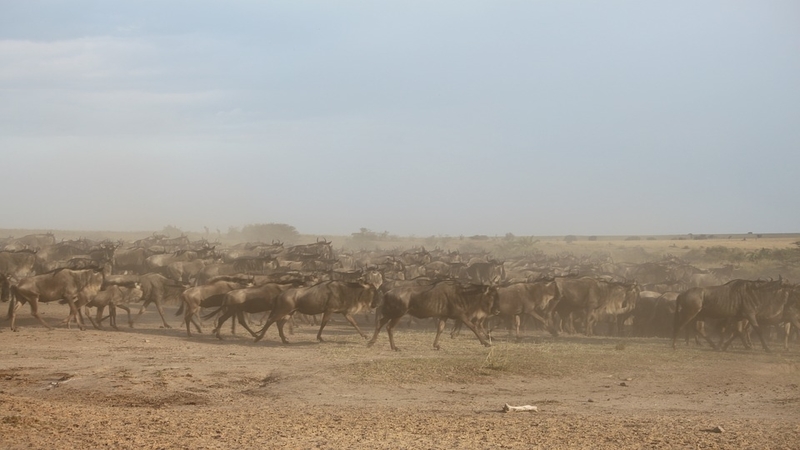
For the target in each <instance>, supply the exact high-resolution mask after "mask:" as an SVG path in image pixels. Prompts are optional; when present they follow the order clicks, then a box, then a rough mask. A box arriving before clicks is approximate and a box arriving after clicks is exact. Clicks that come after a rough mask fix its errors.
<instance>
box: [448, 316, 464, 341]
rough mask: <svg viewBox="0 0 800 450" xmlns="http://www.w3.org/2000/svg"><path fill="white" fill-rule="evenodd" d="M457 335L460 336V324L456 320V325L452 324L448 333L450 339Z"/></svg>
mask: <svg viewBox="0 0 800 450" xmlns="http://www.w3.org/2000/svg"><path fill="white" fill-rule="evenodd" d="M459 334H461V322H459V321H458V320H456V323H454V324H453V330H452V331H451V332H450V339H454V338H455V337H456V336H458V335H459Z"/></svg>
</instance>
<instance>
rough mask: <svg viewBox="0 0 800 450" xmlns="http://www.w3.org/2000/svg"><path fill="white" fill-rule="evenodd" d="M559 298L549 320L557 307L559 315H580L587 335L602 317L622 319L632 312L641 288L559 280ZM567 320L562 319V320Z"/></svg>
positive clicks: (552, 308)
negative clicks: (602, 315)
mask: <svg viewBox="0 0 800 450" xmlns="http://www.w3.org/2000/svg"><path fill="white" fill-rule="evenodd" d="M556 283H557V284H558V293H559V295H558V297H557V298H556V300H555V301H553V302H551V307H550V314H549V315H550V318H552V312H553V311H555V309H556V308H558V309H559V315H561V314H562V313H566V314H570V313H574V312H578V313H581V314H582V315H583V317H584V319H585V321H586V328H585V333H586V335H587V336H591V335H592V334H593V326H594V323H595V322H596V321H597V318H598V317H599V316H600V315H601V314H606V315H613V316H619V315H621V314H625V313H628V312H630V311H633V309H634V307H635V306H636V301H637V300H638V299H639V286H638V285H637V284H635V283H633V284H627V283H619V282H612V281H605V280H598V279H595V278H590V277H581V278H571V277H564V278H556ZM561 319H562V320H563V319H564V318H563V317H562V318H561Z"/></svg>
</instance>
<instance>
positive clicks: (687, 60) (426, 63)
mask: <svg viewBox="0 0 800 450" xmlns="http://www.w3.org/2000/svg"><path fill="white" fill-rule="evenodd" d="M121 3H122V2H109V1H69V2H67V1H0V166H1V167H2V174H0V189H1V190H2V192H3V196H2V202H0V211H2V212H1V213H0V228H17V227H24V228H49V229H99V230H160V229H161V228H162V227H164V226H165V225H167V224H171V225H175V226H178V227H180V228H182V229H185V230H202V227H203V226H208V227H209V228H210V229H211V230H212V231H213V230H214V229H215V228H219V229H221V230H223V231H226V230H227V229H228V227H229V226H241V225H245V224H249V223H262V222H279V223H288V224H291V225H294V226H295V227H297V229H298V230H299V231H300V232H301V233H308V234H321V233H330V234H349V233H352V232H355V231H358V229H359V228H361V227H365V228H369V229H372V230H375V231H379V232H380V231H384V230H386V231H389V232H390V233H393V234H401V235H410V234H414V235H417V236H429V235H434V234H448V235H460V234H464V235H472V234H487V235H496V234H499V235H502V234H505V233H507V232H512V233H514V234H517V235H564V234H582V235H588V234H598V235H603V234H623V235H625V234H672V233H690V232H693V233H734V232H748V231H753V232H763V233H770V232H798V231H800V2H797V1H795V0H789V1H785V2H779V1H751V2H745V1H735V2H734V1H729V0H720V1H664V2H642V1H606V2H585V1H574V2H571V1H564V0H558V1H555V0H554V1H480V2H477V1H476V2H473V1H463V0H459V1H436V2H431V1H363V2H362V1H340V2H331V1H298V0H292V1H275V2H261V1H226V2H222V1H216V2H212V1H197V0H191V1H188V0H187V1H164V0H159V1H135V2H126V3H125V4H121Z"/></svg>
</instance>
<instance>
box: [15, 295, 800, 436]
mask: <svg viewBox="0 0 800 450" xmlns="http://www.w3.org/2000/svg"><path fill="white" fill-rule="evenodd" d="M43 311H44V313H45V314H44V317H45V319H46V320H48V321H49V322H50V323H51V324H53V325H55V324H56V323H57V322H58V321H60V320H61V319H63V318H64V317H66V315H67V309H66V307H64V306H59V305H47V306H45V307H44V308H43ZM172 311H174V308H168V312H169V313H170V314H171V313H172ZM22 313H23V315H22V316H21V317H23V319H22V320H19V322H18V323H19V325H20V326H21V328H22V329H21V331H20V332H17V333H12V332H11V331H10V330H9V329H8V327H7V323H5V324H3V327H4V328H3V329H2V332H0V338H2V341H3V343H4V345H3V346H2V348H0V448H4V449H8V448H12V449H13V448H103V447H108V448H154V449H156V448H190V449H199V448H257V447H262V448H264V447H265V448H277V447H285V448H389V447H391V448H470V449H472V448H487V449H488V448H492V449H494V448H643V447H644V448H689V447H692V448H757V449H765V448H798V447H800V349H798V348H797V346H796V345H795V347H794V348H792V349H791V350H790V351H789V352H784V351H783V350H782V349H781V347H780V345H778V344H777V343H773V348H774V353H773V354H769V355H768V354H766V353H765V352H763V351H762V350H760V349H758V350H753V351H746V350H741V345H739V346H738V347H737V349H734V350H732V351H729V352H726V353H719V352H714V351H711V350H709V349H708V348H705V347H699V348H697V347H694V345H692V346H688V347H686V346H683V344H682V345H681V347H679V349H678V350H677V351H673V350H672V349H671V348H670V347H669V345H668V342H667V341H666V340H663V339H628V340H626V341H625V342H624V343H622V344H621V341H620V340H618V339H609V338H584V337H561V338H556V339H553V338H550V337H547V336H544V335H539V334H535V333H530V332H529V333H528V337H527V338H526V339H524V340H523V342H521V343H513V342H505V340H504V339H505V338H504V336H503V337H501V338H500V339H498V338H496V339H495V346H494V347H493V348H492V349H491V350H490V349H486V348H484V347H482V346H480V344H479V343H478V342H477V340H476V339H475V338H474V336H473V335H468V334H462V335H461V336H458V337H456V338H455V339H450V337H448V336H445V337H443V341H442V350H440V351H435V350H432V349H431V343H432V341H433V330H432V329H431V328H430V327H427V325H426V326H423V327H421V328H419V329H406V328H402V329H401V328H400V327H398V330H397V333H396V336H397V342H398V345H399V346H400V348H401V349H402V351H401V352H399V353H395V352H392V351H390V350H389V344H388V338H387V337H386V334H385V331H383V332H382V335H381V337H380V338H379V340H378V343H377V344H376V345H375V346H374V347H372V348H368V347H366V345H365V343H364V341H363V340H362V339H361V338H360V337H359V336H358V335H357V334H356V333H355V331H354V330H353V329H352V328H351V327H350V326H349V325H348V324H347V323H346V322H345V321H344V320H343V319H341V318H339V319H337V321H336V322H335V323H331V324H330V325H329V326H328V327H327V328H326V329H325V332H324V336H325V337H326V338H327V341H326V342H324V343H317V342H316V341H315V339H314V336H315V334H316V327H313V326H309V325H305V326H298V327H297V328H296V329H295V334H294V335H291V336H290V339H291V340H292V344H290V345H288V346H285V345H282V344H280V343H279V340H278V338H277V330H275V329H270V330H269V331H268V332H267V337H266V339H265V341H262V342H259V343H257V344H254V343H253V342H252V339H250V338H249V337H248V338H246V337H245V336H244V334H245V332H244V331H243V330H241V329H240V332H239V336H238V337H236V336H231V335H230V328H229V327H227V326H226V329H225V330H224V331H225V333H224V337H225V340H224V341H218V340H217V339H216V338H214V337H213V336H210V335H209V334H208V331H210V328H211V324H210V323H207V324H205V329H204V331H206V334H203V335H196V336H194V337H193V338H191V339H190V338H187V337H186V333H185V330H184V329H183V328H178V323H179V321H178V318H174V317H172V318H171V323H173V324H174V326H175V328H173V329H160V328H158V324H159V323H160V322H159V319H158V316H157V314H156V313H155V312H148V313H146V314H145V316H143V321H142V322H139V323H137V324H136V327H135V328H134V329H129V328H124V329H122V328H121V330H120V331H110V330H104V331H97V330H92V329H89V330H87V331H84V332H81V331H78V330H76V329H72V330H67V329H66V328H64V327H57V328H56V329H54V330H52V331H48V330H47V329H45V328H42V327H41V326H40V325H38V324H35V323H34V322H33V320H32V319H29V318H28V316H27V307H25V309H24V310H23V311H22ZM123 314H124V313H123ZM119 322H120V324H122V323H124V322H125V320H124V318H123V317H120V321H119ZM359 322H360V323H361V324H362V328H363V329H364V330H365V332H367V333H371V329H372V327H371V325H370V323H369V322H368V321H367V320H366V318H364V317H363V316H361V317H359ZM506 403H508V404H511V405H528V404H530V405H536V406H538V408H539V412H533V413H530V412H517V413H503V412H501V409H502V407H503V405H504V404H506ZM718 426H719V427H722V428H723V430H724V431H723V432H721V433H718V432H714V431H711V430H712V429H714V428H715V427H718Z"/></svg>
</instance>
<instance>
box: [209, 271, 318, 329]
mask: <svg viewBox="0 0 800 450" xmlns="http://www.w3.org/2000/svg"><path fill="white" fill-rule="evenodd" d="M301 284H302V282H298V281H294V282H288V283H266V284H262V285H260V286H253V287H247V288H243V289H236V290H233V291H229V292H226V293H224V294H220V295H222V296H223V299H222V305H221V306H220V307H219V308H218V309H217V310H215V311H212V312H210V313H208V314H206V315H204V316H203V319H210V318H211V317H213V316H215V315H216V314H218V313H220V312H222V315H221V316H220V317H219V318H218V319H217V326H216V327H215V328H214V335H216V336H217V338H218V339H220V340H221V339H222V336H221V335H220V330H221V329H222V325H223V324H224V323H225V321H226V320H228V319H229V318H231V317H234V316H235V318H236V320H238V321H239V323H240V324H241V325H242V326H243V327H244V328H245V329H246V330H247V331H248V332H249V333H250V334H251V335H252V336H253V337H256V336H257V334H256V332H254V331H253V330H251V329H250V327H249V326H248V325H247V321H246V320H245V318H244V313H248V314H255V313H262V312H267V311H271V310H272V309H273V308H274V306H275V300H277V298H278V296H280V295H281V294H282V293H283V292H284V291H286V290H287V289H289V288H296V287H299V286H300V285H301Z"/></svg>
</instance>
